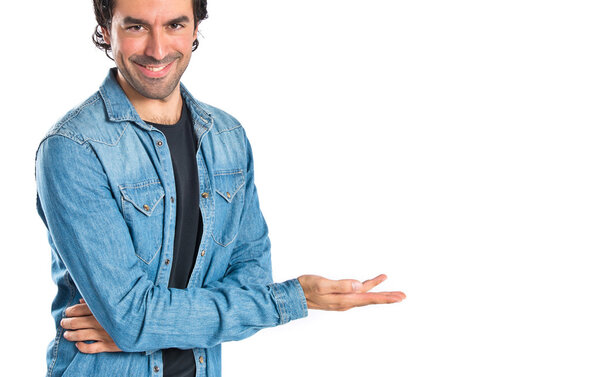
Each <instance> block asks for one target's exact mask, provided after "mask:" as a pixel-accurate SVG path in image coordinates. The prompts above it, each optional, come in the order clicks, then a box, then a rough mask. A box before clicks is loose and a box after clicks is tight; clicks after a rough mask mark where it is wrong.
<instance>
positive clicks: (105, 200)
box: [35, 68, 308, 377]
mask: <svg viewBox="0 0 600 377" xmlns="http://www.w3.org/2000/svg"><path fill="white" fill-rule="evenodd" d="M115 72H116V71H115V69H114V68H113V69H111V71H110V72H109V74H108V76H107V77H106V80H105V81H104V83H103V84H102V86H101V87H100V90H99V91H98V92H96V93H95V94H94V95H92V96H91V97H90V98H89V99H87V100H86V101H85V102H84V103H83V104H81V105H80V106H79V107H77V108H75V109H73V110H71V111H70V112H69V113H67V115H66V116H65V117H64V118H63V119H62V120H60V121H59V122H58V123H57V124H56V125H55V126H54V127H52V128H51V129H50V131H49V132H48V134H47V135H46V136H45V137H44V139H43V140H42V142H41V143H40V145H39V148H38V150H37V154H36V165H35V166H36V183H37V210H38V213H39V215H40V217H41V218H42V221H43V222H44V224H45V225H46V228H47V229H48V241H49V243H50V249H51V253H52V279H53V281H54V282H55V283H56V285H57V288H58V290H57V294H56V297H55V298H54V301H53V303H52V316H53V318H54V322H55V326H56V336H55V338H54V339H53V340H52V341H51V342H50V344H49V346H48V351H47V364H48V373H47V376H48V377H58V376H64V377H71V376H99V377H104V376H110V377H114V376H134V377H143V376H153V377H158V376H162V354H161V351H160V350H161V349H164V348H170V347H177V348H181V349H193V350H194V355H195V358H196V376H197V377H200V376H208V377H217V376H220V375H221V346H220V344H221V343H223V342H227V341H231V340H240V339H244V338H246V337H249V336H250V335H252V334H254V333H256V332H257V331H259V330H261V329H263V328H267V327H273V326H277V325H281V324H284V323H287V322H289V321H291V320H294V319H298V318H302V317H305V316H307V315H308V310H307V305H306V300H305V298H304V293H303V291H302V287H301V286H300V284H299V282H298V280H297V279H291V280H288V281H286V282H283V283H274V282H273V280H272V274H271V254H270V242H269V237H268V230H267V225H266V223H265V220H264V218H263V216H262V213H261V211H260V208H259V202H258V197H257V193H256V188H255V185H254V168H253V160H252V151H251V148H250V144H249V143H248V139H247V138H246V134H245V131H244V129H243V128H242V126H241V125H240V124H239V122H238V121H237V120H236V119H235V118H233V117H232V116H230V115H229V114H227V113H225V112H223V111H221V110H219V109H216V108H214V107H212V106H209V105H206V104H204V103H201V102H199V101H197V100H195V99H194V98H193V97H192V95H191V94H190V93H189V92H188V91H187V90H186V89H185V87H184V86H183V85H181V94H182V97H183V100H184V101H185V102H186V104H187V106H188V108H189V110H190V115H191V116H192V121H193V124H194V131H195V132H196V135H197V137H198V140H199V147H198V151H197V153H196V159H197V163H198V180H199V185H200V198H199V200H200V209H201V212H202V220H203V224H204V232H203V235H202V240H201V242H200V246H199V252H198V258H197V260H196V264H195V266H194V270H193V272H192V275H191V277H190V281H189V285H188V288H187V289H175V288H168V282H169V274H170V270H171V263H169V261H170V260H171V259H172V258H173V251H172V250H173V235H174V231H175V208H176V201H177V193H176V192H175V180H174V175H173V168H172V163H171V157H170V153H169V150H168V146H167V142H166V138H165V136H164V134H163V133H162V132H160V131H159V130H157V129H156V128H154V127H152V126H151V125H148V124H146V123H145V122H144V121H143V120H142V119H140V117H139V115H138V114H137V112H136V111H135V109H134V107H133V106H132V105H131V103H130V102H129V100H128V99H127V97H126V96H125V94H124V92H123V91H122V89H121V87H120V86H119V84H118V82H117V81H116V78H115ZM82 297H83V298H84V299H85V300H86V302H87V304H88V305H89V307H90V309H91V310H92V312H93V314H94V316H95V317H96V319H97V320H98V321H99V322H100V324H101V325H102V327H104V329H105V330H106V331H107V332H108V333H109V334H110V336H111V337H112V338H113V339H114V341H115V343H116V344H117V346H119V348H120V349H121V350H123V352H117V353H99V354H84V353H81V352H79V351H78V350H77V348H76V347H75V343H74V342H70V341H67V340H66V339H64V337H63V333H64V329H63V328H62V327H61V326H60V321H61V319H62V318H64V317H65V309H66V308H67V307H69V306H71V305H75V304H77V303H78V302H79V299H80V298H82Z"/></svg>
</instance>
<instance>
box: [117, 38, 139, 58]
mask: <svg viewBox="0 0 600 377" xmlns="http://www.w3.org/2000/svg"><path fill="white" fill-rule="evenodd" d="M144 46H145V42H144V38H122V39H120V40H119V41H118V43H117V44H116V46H114V47H113V51H116V53H117V54H119V55H122V56H123V57H124V58H125V59H127V58H128V57H129V56H131V55H142V54H143V53H144ZM115 47H116V50H115Z"/></svg>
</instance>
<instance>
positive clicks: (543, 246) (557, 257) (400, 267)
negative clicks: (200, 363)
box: [0, 0, 600, 377]
mask: <svg viewBox="0 0 600 377" xmlns="http://www.w3.org/2000/svg"><path fill="white" fill-rule="evenodd" d="M599 11H600V6H599V5H598V3H597V2H595V1H574V0H571V1H531V0H519V1H511V0H508V1H439V0H438V1H426V0H423V1H391V0H388V1H384V0H371V1H368V2H367V1H356V0H346V1H341V0H339V1H338V0H318V1H317V0H307V1H289V0H262V1H247V0H246V1H242V0H219V1H215V0H212V1H210V2H209V13H210V18H209V19H208V20H207V21H206V22H204V23H202V25H201V32H202V35H203V36H204V38H203V39H201V40H200V48H199V50H198V51H196V52H195V53H194V56H193V58H192V62H191V64H190V67H189V68H188V71H187V72H186V74H185V75H184V78H183V82H184V83H185V84H186V86H187V87H188V88H189V89H190V90H191V91H192V93H194V94H195V96H196V97H197V98H198V99H200V100H201V101H204V102H207V103H210V104H213V105H215V106H217V107H220V108H222V109H224V110H226V111H228V112H230V113H232V114H233V115H234V116H236V117H237V118H238V119H239V120H240V121H241V122H242V124H243V125H244V126H245V128H246V129H247V132H248V135H249V138H250V140H251V142H252V145H253V149H254V153H255V159H256V183H257V186H258V189H259V194H260V199H261V207H262V209H263V212H264V215H265V217H266V219H267V222H268V224H269V228H270V234H271V239H272V243H273V250H272V252H273V268H274V277H275V280H276V281H283V280H287V279H289V278H293V277H297V276H299V275H301V274H304V273H313V274H320V275H323V276H326V277H329V278H336V279H337V278H357V279H361V280H364V279H367V278H370V277H373V276H375V275H377V274H379V273H386V274H387V275H388V276H389V279H388V281H386V282H385V283H383V284H382V285H381V287H380V290H396V289H397V290H403V291H404V292H406V294H407V296H408V298H407V299H406V301H405V302H402V303H400V304H394V305H386V306H380V307H368V308H359V309H355V310H353V311H349V312H344V313H329V312H316V311H311V312H310V315H309V317H308V318H305V319H302V320H299V321H295V322H292V323H290V324H288V325H286V326H281V327H277V328H273V329H268V330H264V331H262V332H260V333H258V334H257V335H255V336H253V337H251V338H249V339H246V340H244V341H242V342H235V343H231V344H225V345H224V353H223V356H224V357H223V374H224V376H225V377H232V376H241V375H248V376H277V377H279V376H306V375H310V376H317V377H320V376H350V377H354V376H356V377H358V376H361V377H362V376H403V377H404V376H406V377H417V376H461V377H467V376H599V375H600V364H599V363H598V355H599V353H600V320H599V318H600V304H599V303H598V302H599V297H598V296H599V295H598V288H599V287H600V274H599V267H600V263H598V259H597V255H598V253H599V251H600V248H599V246H600V240H599V237H598V236H599V232H598V229H599V227H600V199H599V198H600V196H599V194H600V178H599V161H600V148H599V142H600V128H599V106H598V103H599V100H600V74H599V67H600V53H599V48H598V36H599V35H600V30H599V29H600V26H599V25H600V23H598V19H599V17H600V12H599ZM94 26H95V22H94V18H93V13H92V5H91V0H89V1H81V0H68V1H67V0H63V1H23V2H10V7H8V5H7V6H5V7H4V10H3V21H2V23H0V29H1V34H0V35H1V37H0V38H1V39H0V40H1V41H2V44H1V46H2V52H1V53H2V57H1V59H0V64H2V67H1V70H0V72H2V75H1V77H2V80H1V83H2V84H1V87H2V90H1V95H2V101H0V106H1V107H2V108H1V114H2V119H3V124H2V125H3V128H2V144H1V146H2V147H1V148H0V161H1V163H2V177H3V178H2V185H1V190H2V199H3V203H2V213H3V216H2V220H3V224H2V226H1V229H2V230H1V231H2V245H3V250H2V256H3V258H2V261H3V266H2V274H1V277H0V279H1V281H0V286H1V287H2V298H1V299H2V310H1V312H2V313H3V314H5V315H4V318H3V319H2V320H1V326H2V329H1V333H2V335H3V340H2V342H0V347H1V351H0V357H1V358H2V363H1V365H2V371H1V372H0V373H1V374H2V375H5V376H41V375H43V374H44V373H45V351H46V346H47V344H48V343H49V342H50V340H51V339H52V338H53V336H54V329H53V324H52V319H51V316H50V304H51V301H52V298H53V296H54V294H55V292H56V288H55V286H54V285H53V283H52V280H51V276H50V250H49V247H48V244H47V240H46V233H45V228H44V226H43V224H42V221H41V220H40V219H39V217H38V215H37V213H36V210H35V182H34V155H35V151H36V147H37V145H38V143H39V141H40V140H41V138H42V137H43V136H44V134H45V133H46V131H47V130H48V129H49V128H50V126H52V124H53V123H54V122H55V121H57V120H58V119H59V118H60V117H61V116H62V115H63V114H64V113H65V112H66V111H67V110H69V109H70V108H71V107H73V106H75V105H77V104H79V103H80V102H81V101H83V100H84V99H85V98H87V97H88V96H89V95H91V94H92V93H93V92H94V91H95V90H96V89H97V88H98V86H99V85H100V83H101V81H102V80H103V78H104V76H105V75H106V72H107V69H108V68H109V67H111V66H112V62H111V61H109V60H108V59H107V58H106V57H104V55H103V53H102V52H100V51H99V50H96V49H95V47H93V45H92V43H91V39H90V36H91V33H92V31H93V29H94Z"/></svg>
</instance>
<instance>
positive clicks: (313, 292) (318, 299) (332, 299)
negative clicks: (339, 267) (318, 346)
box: [298, 274, 406, 311]
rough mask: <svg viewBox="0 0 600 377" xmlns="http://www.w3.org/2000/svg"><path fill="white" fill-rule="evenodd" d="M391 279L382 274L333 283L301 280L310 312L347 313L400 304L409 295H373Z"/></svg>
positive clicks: (310, 278)
mask: <svg viewBox="0 0 600 377" xmlns="http://www.w3.org/2000/svg"><path fill="white" fill-rule="evenodd" d="M385 279H387V276H385V275H383V274H382V275H379V276H377V277H375V278H373V279H371V280H366V281H364V282H362V283H361V282H360V281H358V280H352V279H344V280H329V279H326V278H324V277H321V276H317V275H302V276H300V277H299V278H298V281H299V282H300V285H301V286H302V289H303V290H304V296H305V297H306V303H307V304H308V308H309V309H319V310H337V311H346V310H348V309H352V308H355V307H357V306H365V305H372V304H391V303H394V302H400V301H402V300H404V299H405V298H406V295H405V294H404V293H402V292H400V291H395V292H369V291H370V290H371V289H373V288H374V287H375V286H377V285H378V284H380V283H381V282H383V281H384V280H385Z"/></svg>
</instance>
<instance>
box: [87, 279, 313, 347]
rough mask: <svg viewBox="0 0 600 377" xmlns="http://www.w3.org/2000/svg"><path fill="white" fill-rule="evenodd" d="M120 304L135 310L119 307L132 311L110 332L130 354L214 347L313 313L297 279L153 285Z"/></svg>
mask: <svg viewBox="0 0 600 377" xmlns="http://www.w3.org/2000/svg"><path fill="white" fill-rule="evenodd" d="M132 293H133V292H132ZM88 304H90V307H91V308H93V306H92V304H91V303H88ZM119 305H121V306H128V307H131V308H127V309H124V310H123V308H121V309H117V308H115V312H122V311H125V312H128V313H129V315H128V316H127V317H121V318H120V319H119V321H117V322H115V324H114V327H112V328H106V330H107V332H108V333H109V334H110V335H111V336H112V337H113V339H114V340H115V343H116V344H117V345H118V346H119V348H121V349H122V350H123V351H127V352H137V351H145V350H149V349H162V348H171V347H177V348H182V349H185V348H194V347H200V348H209V347H213V346H215V345H217V344H219V343H223V342H227V341H232V340H241V339H244V338H247V337H249V336H250V335H253V334H254V333H256V332H257V331H259V330H261V329H263V328H267V327H273V326H277V325H280V324H284V323H287V322H289V321H290V320H293V319H297V318H302V317H304V316H306V315H307V314H308V312H307V307H306V301H305V299H304V295H303V293H302V288H301V287H300V284H299V283H298V280H297V279H293V280H289V281H287V282H284V283H273V284H269V285H266V286H263V285H253V286H245V287H231V286H221V287H215V288H189V289H185V290H182V289H167V288H164V287H158V286H152V287H151V288H150V289H148V290H147V291H146V293H145V294H144V295H143V296H140V299H136V298H132V299H131V301H123V302H122V303H120V304H119Z"/></svg>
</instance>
